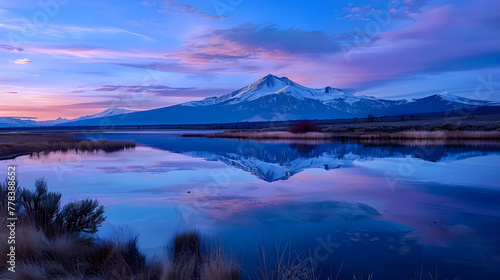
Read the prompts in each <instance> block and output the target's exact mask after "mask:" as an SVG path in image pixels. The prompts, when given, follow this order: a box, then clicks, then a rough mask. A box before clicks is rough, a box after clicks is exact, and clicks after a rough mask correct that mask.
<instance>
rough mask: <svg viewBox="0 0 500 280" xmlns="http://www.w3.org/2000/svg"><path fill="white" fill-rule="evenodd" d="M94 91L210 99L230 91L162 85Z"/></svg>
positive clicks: (122, 86) (120, 86) (118, 87)
mask: <svg viewBox="0 0 500 280" xmlns="http://www.w3.org/2000/svg"><path fill="white" fill-rule="evenodd" d="M94 91H118V92H128V93H132V92H146V93H150V94H151V95H153V96H159V97H171V96H192V97H211V96H215V95H221V94H225V93H228V92H231V91H232V90H230V89H226V88H212V89H210V88H207V89H200V88H196V87H169V86H164V85H150V86H139V85H137V86H125V85H104V86H102V87H99V88H97V89H95V90H94Z"/></svg>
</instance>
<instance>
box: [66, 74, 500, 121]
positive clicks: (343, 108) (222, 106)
mask: <svg viewBox="0 0 500 280" xmlns="http://www.w3.org/2000/svg"><path fill="white" fill-rule="evenodd" d="M498 105H499V104H498V103H494V102H489V101H480V100H473V99H468V98H464V97H459V96H456V95H452V94H449V93H442V94H435V95H431V96H428V97H425V98H420V99H415V100H411V101H408V100H406V99H399V100H387V99H378V98H376V97H372V96H359V95H353V94H349V93H346V92H344V91H342V90H340V89H336V88H332V87H325V88H320V89H313V88H308V87H305V86H302V85H299V84H297V83H295V82H293V81H291V80H290V79H288V78H286V77H281V78H280V77H276V76H273V75H267V76H265V77H263V78H261V79H259V80H258V81H256V82H255V83H252V84H250V85H248V86H246V87H243V88H241V89H239V90H237V91H234V92H231V93H228V94H225V95H221V96H216V97H209V98H205V99H203V100H201V101H192V102H187V103H183V104H179V105H174V106H170V107H165V108H159V109H154V110H149V111H142V112H133V113H127V114H126V115H125V114H124V112H123V111H121V112H119V113H118V114H121V116H115V115H110V114H107V115H105V116H100V117H99V116H96V115H94V116H93V118H92V119H85V118H83V119H77V120H75V121H72V122H69V123H67V124H65V125H83V126H85V125H100V124H102V123H103V122H102V119H101V118H102V117H106V122H104V123H107V124H111V125H163V124H207V123H232V122H245V121H269V120H272V121H281V120H297V119H335V118H353V117H366V116H368V115H369V114H371V115H374V116H384V115H388V116H390V115H400V114H407V115H408V114H418V113H436V112H447V111H450V110H451V111H453V110H462V109H467V108H475V107H484V106H498Z"/></svg>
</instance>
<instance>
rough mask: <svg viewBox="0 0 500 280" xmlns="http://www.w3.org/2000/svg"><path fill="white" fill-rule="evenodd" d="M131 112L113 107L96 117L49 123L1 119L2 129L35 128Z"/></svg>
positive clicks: (51, 121) (59, 119)
mask: <svg viewBox="0 0 500 280" xmlns="http://www.w3.org/2000/svg"><path fill="white" fill-rule="evenodd" d="M131 112H132V111H131V110H127V109H121V108H115V107H111V108H109V109H106V110H104V111H102V112H100V113H97V114H94V115H86V116H83V117H79V118H76V119H71V120H70V119H66V118H57V119H55V120H48V121H34V120H25V119H19V118H9V117H0V127H34V126H53V125H62V124H65V123H70V122H75V121H84V120H90V119H95V118H106V117H111V116H114V115H121V114H127V113H131Z"/></svg>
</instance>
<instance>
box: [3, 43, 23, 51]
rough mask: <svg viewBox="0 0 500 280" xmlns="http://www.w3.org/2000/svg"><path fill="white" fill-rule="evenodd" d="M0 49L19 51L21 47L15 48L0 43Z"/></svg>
mask: <svg viewBox="0 0 500 280" xmlns="http://www.w3.org/2000/svg"><path fill="white" fill-rule="evenodd" d="M0 49H5V50H9V51H11V52H20V51H23V49H22V48H16V47H13V46H11V45H0Z"/></svg>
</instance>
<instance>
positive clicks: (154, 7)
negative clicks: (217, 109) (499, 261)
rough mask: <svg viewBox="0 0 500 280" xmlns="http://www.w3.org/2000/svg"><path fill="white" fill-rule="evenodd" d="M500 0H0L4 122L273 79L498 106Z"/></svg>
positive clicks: (169, 99)
mask: <svg viewBox="0 0 500 280" xmlns="http://www.w3.org/2000/svg"><path fill="white" fill-rule="evenodd" d="M499 15H500V2H499V1H496V0H479V1H466V0H456V1H440V0H400V1H398V0H394V1H393V0H384V1H379V0H377V1H352V0H351V1H347V0H338V1H326V0H325V1H323V0H321V1H320V0H318V1H298V0H279V1H278V0H276V1H269V0H178V1H135V0H106V1H103V0H99V1H97V0H24V1H12V0H0V65H1V67H0V117H6V116H10V117H32V118H38V120H47V119H55V118H57V117H66V118H75V117H79V116H81V115H86V114H93V113H97V112H100V111H103V110H104V109H106V108H109V107H112V106H114V107H121V108H128V109H132V110H146V109H152V108H158V107H165V106H170V105H174V104H178V103H182V102H186V101H191V100H198V99H202V98H204V97H208V96H214V95H222V94H226V93H229V92H231V91H233V90H236V89H239V88H241V87H243V86H245V85H247V84H250V83H252V82H254V81H255V80H257V79H259V78H261V77H262V76H264V75H267V74H270V73H271V74H274V75H277V76H287V77H289V78H290V79H292V80H293V81H296V82H298V83H300V84H303V85H305V86H309V87H317V88H319V87H325V86H327V85H329V86H333V87H337V88H341V89H344V90H345V91H347V92H350V93H353V94H356V95H371V96H376V97H378V98H388V99H396V98H408V99H411V98H418V97H422V96H426V95H431V94H435V93H441V92H443V91H448V92H450V93H453V94H457V95H460V96H464V97H469V98H474V99H488V100H495V101H500V91H499V90H498V88H500V16H499Z"/></svg>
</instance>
